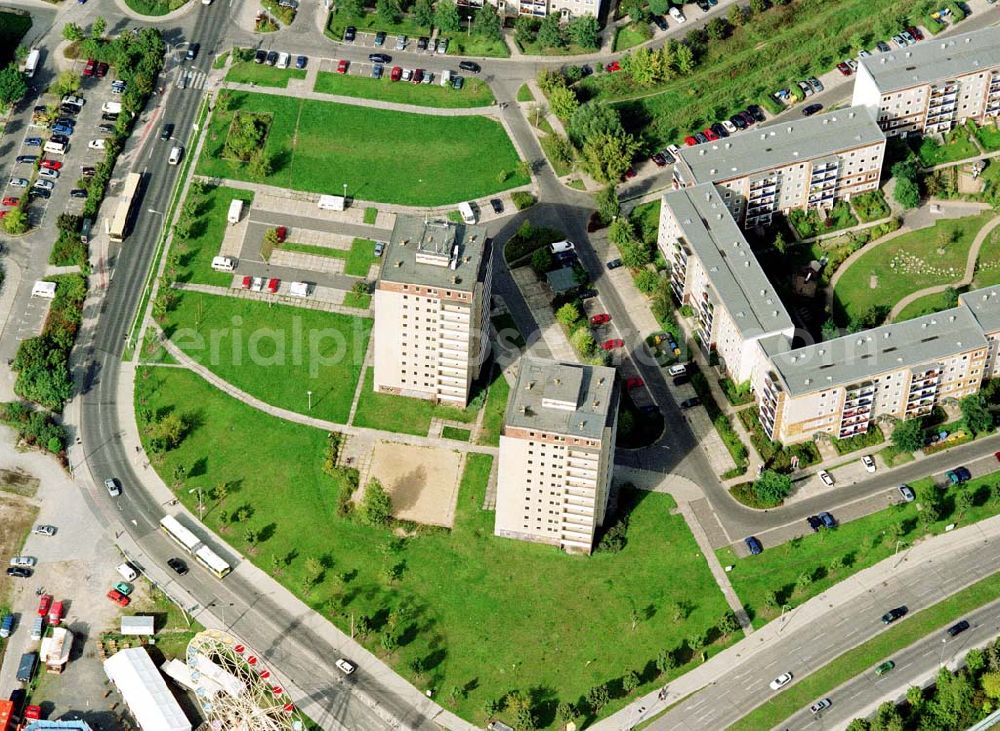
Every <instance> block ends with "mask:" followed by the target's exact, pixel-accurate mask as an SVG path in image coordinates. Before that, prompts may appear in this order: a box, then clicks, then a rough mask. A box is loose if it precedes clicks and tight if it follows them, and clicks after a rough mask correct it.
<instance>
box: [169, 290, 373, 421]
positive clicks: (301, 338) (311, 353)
mask: <svg viewBox="0 0 1000 731" xmlns="http://www.w3.org/2000/svg"><path fill="white" fill-rule="evenodd" d="M371 328H372V321H371V320H370V319H369V318H365V317H348V316H346V315H341V314H337V313H330V312H321V311H319V310H305V309H302V308H299V307H288V306H286V305H274V304H271V303H269V302H259V301H256V300H243V299H235V298H233V297H219V296H216V295H210V294H202V293H199V292H184V293H182V294H181V295H180V297H179V301H178V304H177V306H176V307H175V308H174V309H173V310H172V311H171V312H170V313H169V314H168V321H167V323H166V326H165V330H166V332H167V333H168V334H169V335H170V337H171V340H173V342H174V343H175V344H176V345H177V346H178V347H179V348H181V350H183V351H184V352H185V353H186V354H187V355H189V356H190V357H192V358H193V359H194V360H196V361H197V362H199V363H201V364H202V365H204V366H206V367H207V368H208V369H209V370H211V371H212V372H213V373H215V374H217V375H219V376H220V377H222V378H224V379H225V380H226V381H228V382H229V383H232V384H233V385H234V386H236V387H237V388H240V389H242V390H243V391H246V392H247V393H249V394H251V395H253V396H256V397H257V398H259V399H261V400H262V401H265V402H267V403H269V404H272V405H274V406H280V407H282V408H285V409H289V410H291V411H297V412H299V413H303V414H305V413H308V414H309V415H310V416H315V417H316V418H318V419H328V420H330V421H335V422H338V423H345V422H346V421H347V417H348V414H349V413H350V410H351V401H352V400H353V398H354V388H355V386H356V385H357V382H358V377H359V376H360V373H361V363H362V361H363V360H364V356H365V350H366V348H367V347H368V338H369V336H370V335H371ZM307 391H312V410H311V411H310V410H309V396H308V394H307V393H306V392H307Z"/></svg>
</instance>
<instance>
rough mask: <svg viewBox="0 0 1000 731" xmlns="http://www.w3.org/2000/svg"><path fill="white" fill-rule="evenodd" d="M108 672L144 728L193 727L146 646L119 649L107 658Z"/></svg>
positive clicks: (187, 730)
mask: <svg viewBox="0 0 1000 731" xmlns="http://www.w3.org/2000/svg"><path fill="white" fill-rule="evenodd" d="M104 673H105V675H107V676H108V678H109V679H110V680H111V682H112V683H114V684H115V686H117V688H118V691H119V692H120V693H121V694H122V698H124V699H125V703H126V704H127V705H128V707H129V710H130V711H131V712H132V716H133V717H135V720H136V722H137V723H138V724H139V728H141V729H142V731H191V722H190V721H188V720H187V717H186V716H185V715H184V712H183V711H182V710H181V707H180V706H179V705H177V701H176V700H175V699H174V697H173V695H171V693H170V689H169V688H167V684H166V682H165V681H164V680H163V676H161V675H160V673H159V671H158V670H157V669H156V666H155V665H153V661H152V660H151V659H150V658H149V655H148V654H147V653H146V650H145V649H144V648H142V647H133V648H130V649H128V650H119V651H118V652H117V653H115V654H114V655H112V656H111V657H109V658H108V659H107V660H105V661H104Z"/></svg>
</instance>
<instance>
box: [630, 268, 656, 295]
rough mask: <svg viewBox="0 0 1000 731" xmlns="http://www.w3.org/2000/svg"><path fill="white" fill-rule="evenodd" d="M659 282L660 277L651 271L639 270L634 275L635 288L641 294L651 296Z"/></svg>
mask: <svg viewBox="0 0 1000 731" xmlns="http://www.w3.org/2000/svg"><path fill="white" fill-rule="evenodd" d="M659 281H660V275H659V274H657V273H656V272H654V271H652V270H651V269H640V270H639V271H638V273H636V275H635V286H636V288H637V289H638V290H639V291H640V292H642V293H643V294H647V295H649V294H653V292H654V291H655V290H656V285H657V284H658V283H659Z"/></svg>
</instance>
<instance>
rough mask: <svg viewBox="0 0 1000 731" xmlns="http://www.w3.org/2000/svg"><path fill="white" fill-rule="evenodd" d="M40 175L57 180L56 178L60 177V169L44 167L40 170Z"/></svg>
mask: <svg viewBox="0 0 1000 731" xmlns="http://www.w3.org/2000/svg"><path fill="white" fill-rule="evenodd" d="M38 175H39V177H42V178H51V179H52V180H55V179H56V178H58V177H59V171H58V170H52V169H50V168H42V169H41V170H39V171H38Z"/></svg>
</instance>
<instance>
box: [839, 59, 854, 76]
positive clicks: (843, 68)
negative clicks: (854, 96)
mask: <svg viewBox="0 0 1000 731" xmlns="http://www.w3.org/2000/svg"><path fill="white" fill-rule="evenodd" d="M837 71H839V72H840V73H841V74H842V75H844V76H850V75H851V67H850V66H848V65H847V62H846V61H841V62H840V63H838V64H837Z"/></svg>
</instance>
